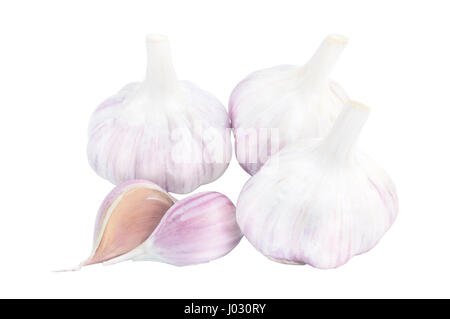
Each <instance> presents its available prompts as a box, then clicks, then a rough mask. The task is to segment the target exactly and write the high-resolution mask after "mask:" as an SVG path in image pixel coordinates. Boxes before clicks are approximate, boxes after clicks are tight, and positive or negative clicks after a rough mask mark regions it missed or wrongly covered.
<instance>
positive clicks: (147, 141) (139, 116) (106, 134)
mask: <svg viewBox="0 0 450 319" xmlns="http://www.w3.org/2000/svg"><path fill="white" fill-rule="evenodd" d="M146 43H147V73H146V78H145V80H144V81H142V82H139V83H131V84H128V85H126V86H125V87H124V88H123V89H122V90H121V91H120V92H119V93H117V94H116V95H114V96H113V97H111V98H109V99H107V100H106V101H105V102H103V103H102V104H101V105H100V106H99V107H98V108H97V109H96V110H95V112H94V113H93V114H92V116H91V118H90V122H89V130H88V133H89V134H88V135H89V136H88V137H89V139H88V147H87V153H88V160H89V164H90V165H91V167H92V168H93V169H94V170H95V172H96V173H97V174H98V175H100V176H101V177H103V178H105V179H107V180H109V181H111V182H112V183H114V184H116V185H118V184H121V183H123V182H125V181H128V180H134V179H146V180H151V181H153V182H155V183H157V184H158V185H160V186H161V187H163V188H164V189H165V190H167V191H169V192H173V193H179V194H186V193H189V192H192V191H193V190H195V189H196V188H197V187H199V186H201V185H204V184H208V183H211V182H213V181H214V180H216V179H217V178H219V177H220V176H221V175H222V174H223V173H224V172H225V170H226V169H227V167H228V164H229V162H230V159H231V152H232V149H231V140H230V126H231V123H230V119H229V117H228V113H227V111H226V109H225V107H224V106H223V105H222V103H221V102H220V101H219V100H218V99H217V98H216V97H214V96H213V95H212V94H210V93H208V92H206V91H204V90H202V89H200V88H198V87H197V86H196V85H194V84H193V83H191V82H187V81H179V80H178V78H177V75H176V73H175V69H174V67H173V64H172V59H171V52H170V47H169V41H168V39H167V37H166V36H162V35H149V36H147V41H146Z"/></svg>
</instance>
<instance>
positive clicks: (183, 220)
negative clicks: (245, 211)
mask: <svg viewBox="0 0 450 319" xmlns="http://www.w3.org/2000/svg"><path fill="white" fill-rule="evenodd" d="M241 238H242V233H241V231H240V230H239V227H238V225H237V223H236V216H235V207H234V205H233V203H232V202H231V201H230V200H229V199H228V198H227V197H226V196H224V195H222V194H219V193H216V192H206V193H200V194H196V195H192V196H190V197H188V198H185V199H183V200H180V201H176V200H175V199H174V198H173V197H171V196H170V195H169V194H168V193H167V192H166V191H164V190H163V189H162V188H160V187H159V186H158V185H155V184H153V183H151V182H148V181H143V180H134V181H129V182H126V183H123V184H121V185H119V186H117V187H116V188H115V189H114V190H113V191H111V193H110V194H109V195H108V196H107V197H106V199H105V200H104V202H103V203H102V205H101V207H100V209H99V212H98V215H97V221H96V224H95V232H94V246H93V250H92V254H91V256H90V257H89V258H88V259H87V260H86V261H85V262H83V263H82V264H81V266H86V265H91V264H97V263H104V264H113V263H117V262H121V261H125V260H130V259H132V260H152V261H160V262H165V263H168V264H172V265H176V266H184V265H192V264H198V263H204V262H208V261H210V260H213V259H217V258H219V257H222V256H224V255H226V254H227V253H229V252H230V251H231V250H232V249H233V248H234V247H235V246H236V245H237V244H238V243H239V241H240V240H241Z"/></svg>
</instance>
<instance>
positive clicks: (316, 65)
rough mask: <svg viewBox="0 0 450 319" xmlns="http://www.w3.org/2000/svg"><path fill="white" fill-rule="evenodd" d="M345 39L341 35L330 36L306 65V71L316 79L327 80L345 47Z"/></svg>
mask: <svg viewBox="0 0 450 319" xmlns="http://www.w3.org/2000/svg"><path fill="white" fill-rule="evenodd" d="M347 41H348V40H347V38H346V37H345V36H343V35H337V34H330V35H329V36H327V37H326V38H325V39H324V40H323V41H322V44H321V45H320V47H319V48H318V49H317V51H316V53H314V55H313V56H312V58H311V59H310V60H309V61H308V63H307V64H306V68H307V70H310V71H311V74H312V75H313V76H314V77H316V78H317V79H324V80H328V76H329V75H330V73H331V71H332V70H333V67H334V65H335V64H336V61H337V60H338V59H339V56H340V55H341V52H342V51H343V50H344V49H345V47H346V45H347Z"/></svg>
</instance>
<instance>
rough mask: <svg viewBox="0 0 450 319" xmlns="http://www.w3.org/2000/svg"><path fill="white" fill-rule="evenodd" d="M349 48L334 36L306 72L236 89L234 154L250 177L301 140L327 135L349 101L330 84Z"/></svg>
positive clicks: (294, 70)
mask: <svg viewBox="0 0 450 319" xmlns="http://www.w3.org/2000/svg"><path fill="white" fill-rule="evenodd" d="M346 44H347V38H346V37H344V36H340V35H329V36H328V37H326V38H325V39H324V40H323V42H322V44H321V45H320V47H319V48H318V50H317V51H316V53H315V54H314V56H313V57H312V58H311V59H310V60H309V62H308V63H306V64H305V65H304V66H303V67H298V66H293V65H281V66H276V67H272V68H268V69H264V70H260V71H256V72H254V73H251V74H250V75H249V76H247V77H246V78H245V79H244V80H243V81H241V82H240V83H239V84H238V85H237V86H236V87H235V89H234V90H233V92H232V93H231V96H230V100H229V105H228V108H229V114H230V118H231V121H232V127H233V133H234V136H235V140H236V144H235V152H236V157H237V159H238V162H239V164H240V165H241V166H242V167H243V168H244V170H246V171H247V172H248V173H249V174H251V175H253V174H255V173H256V172H257V171H258V170H259V168H260V167H261V166H262V165H263V164H264V163H265V161H266V160H267V159H268V158H269V157H270V156H271V155H272V154H275V153H276V152H278V151H279V150H280V149H282V148H283V147H284V146H286V145H288V144H291V143H293V142H295V141H297V140H298V139H299V138H315V137H324V136H325V135H326V134H327V133H328V131H329V129H330V128H331V126H332V125H333V123H334V121H335V119H336V117H337V116H338V114H339V112H340V111H341V109H342V107H343V105H344V103H346V101H348V97H347V95H346V94H345V92H344V90H343V89H342V88H341V87H340V86H339V84H337V83H336V82H334V81H330V80H329V74H330V73H331V71H332V69H333V67H334V65H335V63H336V61H337V59H338V57H339V56H340V54H341V52H342V51H343V49H344V48H345V46H346Z"/></svg>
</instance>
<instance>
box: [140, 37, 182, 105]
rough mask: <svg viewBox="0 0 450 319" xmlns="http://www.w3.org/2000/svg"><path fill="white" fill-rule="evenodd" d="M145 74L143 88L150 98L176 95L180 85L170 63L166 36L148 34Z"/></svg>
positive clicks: (170, 58)
mask: <svg viewBox="0 0 450 319" xmlns="http://www.w3.org/2000/svg"><path fill="white" fill-rule="evenodd" d="M146 43H147V74H146V78H145V81H144V83H143V88H144V90H145V92H146V94H148V95H149V96H150V97H151V98H152V99H165V98H167V97H172V96H175V95H178V92H179V90H180V85H179V82H178V79H177V75H176V73H175V69H174V67H173V64H172V57H171V53H170V45H169V41H168V39H167V36H164V35H157V34H152V35H148V36H147V39H146Z"/></svg>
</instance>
